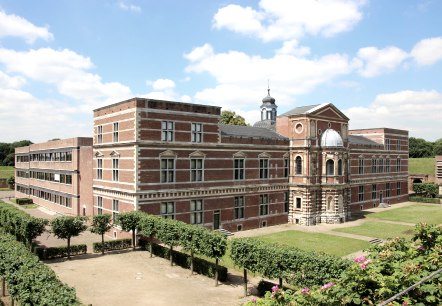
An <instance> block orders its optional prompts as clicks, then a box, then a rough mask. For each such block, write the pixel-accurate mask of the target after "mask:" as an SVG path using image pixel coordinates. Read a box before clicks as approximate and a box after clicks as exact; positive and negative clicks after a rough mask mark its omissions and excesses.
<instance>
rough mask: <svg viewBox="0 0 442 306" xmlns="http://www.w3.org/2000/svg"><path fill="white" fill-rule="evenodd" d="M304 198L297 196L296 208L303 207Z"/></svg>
mask: <svg viewBox="0 0 442 306" xmlns="http://www.w3.org/2000/svg"><path fill="white" fill-rule="evenodd" d="M301 205H302V199H301V198H296V209H301Z"/></svg>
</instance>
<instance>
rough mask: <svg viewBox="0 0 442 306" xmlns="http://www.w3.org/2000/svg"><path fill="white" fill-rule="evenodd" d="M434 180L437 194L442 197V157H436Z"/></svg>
mask: <svg viewBox="0 0 442 306" xmlns="http://www.w3.org/2000/svg"><path fill="white" fill-rule="evenodd" d="M435 163H436V165H435V167H434V168H435V169H436V170H435V172H436V173H435V176H434V177H435V179H436V184H438V185H439V194H440V195H442V155H437V156H436V159H435Z"/></svg>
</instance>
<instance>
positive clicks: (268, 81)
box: [267, 79, 270, 96]
mask: <svg viewBox="0 0 442 306" xmlns="http://www.w3.org/2000/svg"><path fill="white" fill-rule="evenodd" d="M267 94H268V95H269V96H270V80H269V79H267Z"/></svg>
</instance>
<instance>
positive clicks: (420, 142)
mask: <svg viewBox="0 0 442 306" xmlns="http://www.w3.org/2000/svg"><path fill="white" fill-rule="evenodd" d="M408 147H409V149H408V155H409V157H413V158H421V157H434V155H433V151H434V143H432V142H430V141H426V140H425V139H422V138H414V137H410V139H409V142H408Z"/></svg>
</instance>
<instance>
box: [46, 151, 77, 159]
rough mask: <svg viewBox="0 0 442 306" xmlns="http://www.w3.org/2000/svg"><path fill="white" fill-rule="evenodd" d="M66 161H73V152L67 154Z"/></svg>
mask: <svg viewBox="0 0 442 306" xmlns="http://www.w3.org/2000/svg"><path fill="white" fill-rule="evenodd" d="M51 160H53V157H52V153H51ZM66 161H72V151H67V152H66Z"/></svg>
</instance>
